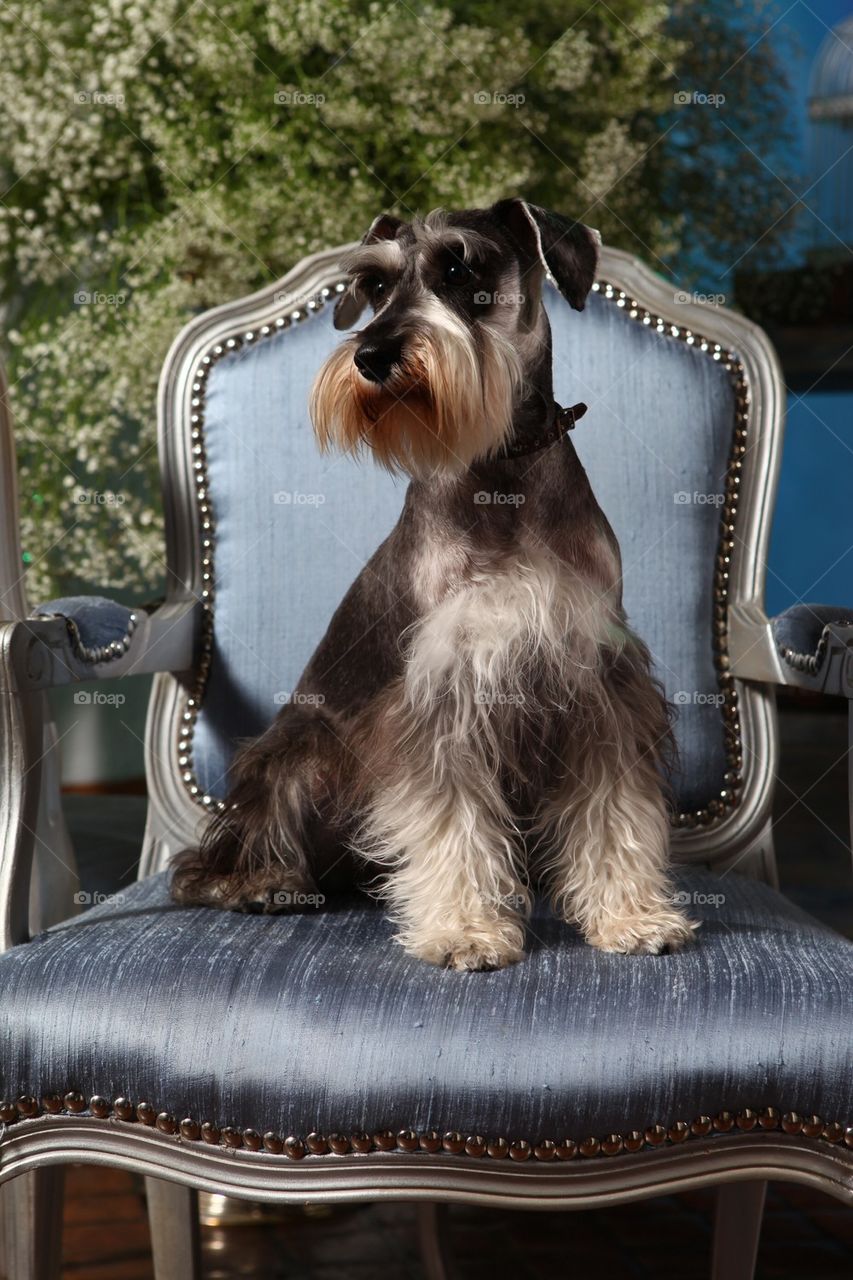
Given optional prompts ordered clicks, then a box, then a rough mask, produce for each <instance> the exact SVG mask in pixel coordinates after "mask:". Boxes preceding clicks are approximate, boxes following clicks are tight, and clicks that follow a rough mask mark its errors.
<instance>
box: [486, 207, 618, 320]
mask: <svg viewBox="0 0 853 1280" xmlns="http://www.w3.org/2000/svg"><path fill="white" fill-rule="evenodd" d="M490 212H491V214H492V217H494V218H497V219H498V221H499V222H502V223H503V225H504V226H505V227H506V229H507V231H509V233H510V235H511V236H512V238H513V239H514V240H515V242H516V244H517V245H518V248H519V251H520V252H521V255H522V259H523V260H524V259H525V258H527V259H529V260H530V261H531V262H536V261H538V262H540V263H541V264H542V266H543V267H545V268H546V269H547V270H548V271H550V273H551V275H552V276H553V277H554V280H555V282H556V285H557V288H558V289H559V290H560V293H561V294H562V295H563V297H564V298H565V299H566V301H567V302H568V303H570V305H571V306H573V307H574V309H575V311H583V309H584V304H585V303H586V298H587V294H588V293H589V291H590V289H591V288H592V285H593V281H594V280H595V271H596V267H597V266H598V249H599V245H600V244H601V236H600V235H599V233H598V232H597V231H594V230H593V229H592V227H586V226H584V224H583V223H582V222H570V221H569V220H568V219H567V218H563V217H561V216H560V214H558V213H549V211H548V210H547V209H540V208H539V206H538V205H536V204H528V203H527V201H526V200H521V199H520V198H519V197H517V196H515V197H513V198H512V199H510V200H499V201H498V203H497V204H495V205H493V206H492V208H491V211H490Z"/></svg>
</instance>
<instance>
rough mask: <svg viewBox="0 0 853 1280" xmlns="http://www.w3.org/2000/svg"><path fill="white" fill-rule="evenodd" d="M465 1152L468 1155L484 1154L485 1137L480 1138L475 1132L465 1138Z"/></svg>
mask: <svg viewBox="0 0 853 1280" xmlns="http://www.w3.org/2000/svg"><path fill="white" fill-rule="evenodd" d="M465 1154H466V1155H468V1156H484V1155H485V1154H486V1139H485V1138H481V1137H480V1135H479V1134H476V1133H475V1134H472V1135H471V1136H470V1137H469V1138H466V1139H465Z"/></svg>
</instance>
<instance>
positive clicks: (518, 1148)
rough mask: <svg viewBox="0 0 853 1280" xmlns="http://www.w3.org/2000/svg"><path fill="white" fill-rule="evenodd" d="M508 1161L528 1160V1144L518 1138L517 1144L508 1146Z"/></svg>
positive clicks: (513, 1143)
mask: <svg viewBox="0 0 853 1280" xmlns="http://www.w3.org/2000/svg"><path fill="white" fill-rule="evenodd" d="M509 1158H510V1160H529V1159H530V1143H529V1142H526V1141H525V1139H524V1138H519V1139H518V1141H517V1142H511V1143H510V1144H509Z"/></svg>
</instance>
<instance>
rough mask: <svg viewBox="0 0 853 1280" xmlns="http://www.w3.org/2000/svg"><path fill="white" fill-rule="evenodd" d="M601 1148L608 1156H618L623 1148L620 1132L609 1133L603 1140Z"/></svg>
mask: <svg viewBox="0 0 853 1280" xmlns="http://www.w3.org/2000/svg"><path fill="white" fill-rule="evenodd" d="M601 1150H602V1151H603V1152H604V1154H605V1155H606V1156H618V1154H619V1152H620V1151H621V1150H622V1137H621V1135H620V1134H618V1133H609V1134H608V1135H607V1137H606V1138H602V1140H601Z"/></svg>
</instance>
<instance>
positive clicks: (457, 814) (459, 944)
mask: <svg viewBox="0 0 853 1280" xmlns="http://www.w3.org/2000/svg"><path fill="white" fill-rule="evenodd" d="M389 694H390V696H389V697H388V698H387V711H386V715H385V716H384V717H382V718H381V720H380V723H382V725H383V736H385V737H386V742H387V744H388V747H389V751H388V756H387V758H388V761H389V766H388V768H387V770H386V771H384V777H383V780H382V783H381V785H379V786H377V787H376V788H375V789H374V790H373V794H372V796H371V798H370V801H369V803H368V806H367V811H366V817H365V819H364V822H363V824H362V828H361V832H360V835H359V838H358V841H357V844H358V846H359V848H360V851H361V852H362V853H363V854H364V855H365V856H366V857H367V858H368V859H369V860H370V861H371V862H373V863H374V864H378V865H379V866H381V867H383V868H387V871H388V874H387V876H386V877H385V878H384V879H383V882H382V889H381V892H382V896H383V897H384V898H385V899H386V901H387V902H388V904H389V908H390V914H391V916H392V919H393V920H394V921H395V922H396V924H397V925H398V926H399V932H398V933H397V940H398V941H399V942H400V943H402V945H403V946H404V947H405V948H406V950H407V951H409V952H410V953H411V954H412V955H415V956H419V957H420V958H421V959H423V960H428V961H430V962H431V963H433V964H446V965H448V966H449V967H450V968H453V969H499V968H503V967H504V966H505V965H508V964H512V963H513V962H514V961H516V960H520V959H521V958H522V957H523V955H524V920H525V917H526V915H527V914H528V912H529V909H530V893H529V890H528V888H527V885H526V884H524V883H523V882H522V880H521V876H520V873H519V869H518V861H519V855H520V848H519V842H518V837H517V831H516V827H515V823H514V821H513V817H512V814H511V812H510V810H509V807H508V806H507V804H506V801H505V799H504V796H503V793H502V790H501V786H500V782H499V780H498V776H497V773H496V770H495V768H494V766H493V764H492V762H491V760H490V759H489V751H488V743H489V738H488V735H487V734H482V733H480V734H478V733H473V732H472V733H469V734H467V735H464V736H463V735H461V734H460V733H459V731H458V729H459V724H460V712H459V706H458V698H459V697H462V698H464V699H466V700H467V699H469V698H473V691H472V690H470V689H466V690H458V691H457V694H456V696H454V695H450V696H448V697H446V698H443V699H442V698H439V699H438V700H437V701H436V702H435V703H434V704H433V707H432V709H431V713H430V714H429V715H428V716H424V715H423V712H422V711H421V714H419V712H418V709H417V708H415V707H413V705H412V704H411V702H409V701H408V700H407V698H406V696H405V692H404V684H403V682H402V681H401V682H399V683H398V685H397V686H396V687H392V689H391V690H390V691H389ZM374 758H375V757H374Z"/></svg>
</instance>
